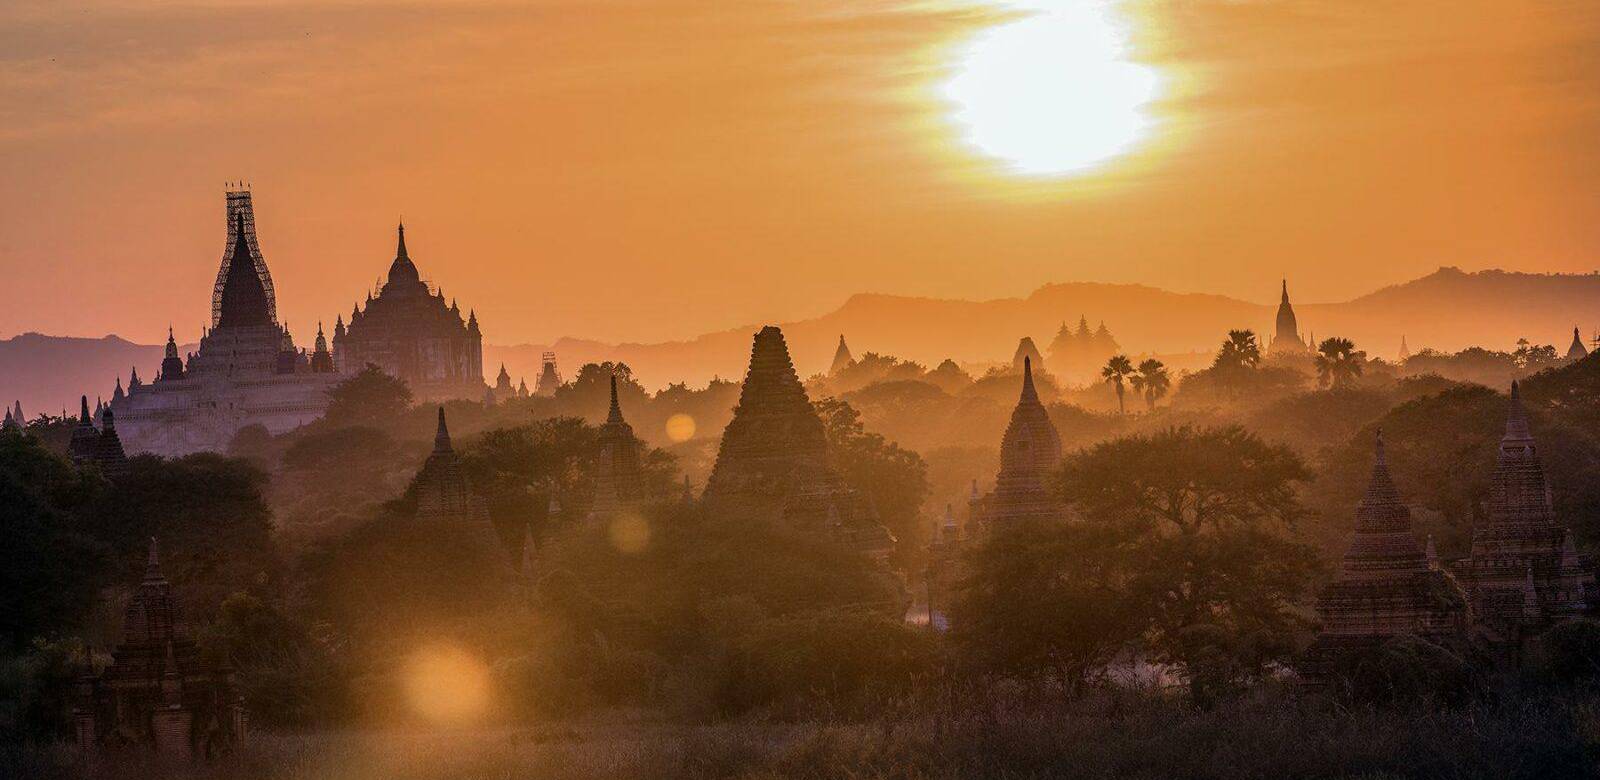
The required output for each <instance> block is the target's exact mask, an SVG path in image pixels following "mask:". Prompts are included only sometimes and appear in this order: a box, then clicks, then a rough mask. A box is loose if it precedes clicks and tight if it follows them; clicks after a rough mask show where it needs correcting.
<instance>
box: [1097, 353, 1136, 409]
mask: <svg viewBox="0 0 1600 780" xmlns="http://www.w3.org/2000/svg"><path fill="white" fill-rule="evenodd" d="M1132 374H1133V361H1131V360H1128V356H1127V355H1112V356H1111V359H1110V360H1107V361H1106V367H1105V368H1102V369H1100V376H1103V377H1105V380H1106V381H1107V382H1110V383H1111V386H1112V387H1115V388H1117V413H1118V414H1127V412H1128V410H1127V407H1126V406H1124V405H1123V403H1122V380H1124V379H1126V378H1127V377H1128V376H1130V375H1132Z"/></svg>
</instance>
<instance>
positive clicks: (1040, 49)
mask: <svg viewBox="0 0 1600 780" xmlns="http://www.w3.org/2000/svg"><path fill="white" fill-rule="evenodd" d="M1006 5H1008V6H1010V7H1014V8H1017V9H1018V10H1019V11H1021V13H1022V15H1021V16H1018V17H1017V18H1015V19H1011V20H1008V21H1005V22H1002V23H1000V24H998V25H995V26H993V27H990V28H987V29H985V30H983V31H981V32H979V33H977V34H976V35H975V36H974V37H973V38H972V39H970V40H969V41H967V42H965V45H963V46H962V47H961V48H960V49H959V50H958V51H957V60H956V63H955V73H954V75H952V76H951V78H950V79H949V80H948V81H946V82H945V83H944V88H943V93H944V96H945V97H946V98H947V99H948V100H949V101H950V102H951V104H952V118H953V120H954V121H955V122H956V124H958V125H959V126H960V128H961V131H962V135H963V138H964V140H965V141H966V142H967V143H968V144H969V145H971V146H972V147H973V148H974V149H976V150H978V151H979V152H981V153H982V154H984V155H987V156H989V157H993V158H996V159H998V160H1001V161H1002V162H1004V163H1005V164H1006V166H1007V167H1008V168H1009V169H1010V170H1011V171H1013V172H1015V173H1020V174H1025V175H1033V176H1066V175H1072V174H1078V173H1083V172H1086V171H1089V170H1092V169H1094V168H1095V167H1097V166H1099V165H1102V164H1104V163H1105V162H1107V161H1109V160H1111V159H1113V158H1116V157H1118V156H1120V155H1122V154H1124V153H1126V152H1128V151H1129V150H1130V149H1132V148H1133V147H1134V146H1136V145H1137V144H1138V143H1139V142H1140V141H1141V140H1143V139H1144V138H1145V137H1146V136H1148V135H1149V133H1150V131H1151V129H1152V127H1153V126H1154V124H1155V120H1154V119H1153V118H1152V117H1151V116H1150V115H1149V113H1148V111H1147V107H1148V106H1149V104H1150V102H1151V101H1152V100H1154V99H1155V97H1156V96H1157V93H1158V91H1159V90H1160V87H1161V83H1160V78H1159V77H1158V75H1157V73H1156V71H1155V69H1153V68H1150V67H1148V66H1145V65H1140V64H1137V63H1135V62H1132V61H1130V60H1129V59H1128V48H1129V47H1128V31H1127V29H1126V24H1125V22H1124V20H1123V19H1122V18H1121V15H1120V14H1119V13H1118V11H1117V9H1116V8H1114V7H1112V5H1111V4H1110V3H1109V2H1107V1H1106V0H1022V1H1020V2H1019V1H1016V0H1013V1H1012V2H1007V3H1006Z"/></svg>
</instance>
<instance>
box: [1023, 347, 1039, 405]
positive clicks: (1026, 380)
mask: <svg viewBox="0 0 1600 780" xmlns="http://www.w3.org/2000/svg"><path fill="white" fill-rule="evenodd" d="M1022 398H1023V400H1029V399H1032V400H1038V398H1039V391H1038V390H1036V389H1034V387H1033V357H1032V356H1029V355H1024V356H1023V358H1022Z"/></svg>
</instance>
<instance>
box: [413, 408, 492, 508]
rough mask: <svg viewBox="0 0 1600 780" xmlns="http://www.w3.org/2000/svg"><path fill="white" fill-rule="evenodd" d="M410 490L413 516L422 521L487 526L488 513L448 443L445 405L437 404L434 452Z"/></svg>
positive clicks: (429, 456) (448, 432) (458, 458)
mask: <svg viewBox="0 0 1600 780" xmlns="http://www.w3.org/2000/svg"><path fill="white" fill-rule="evenodd" d="M410 490H411V493H412V495H413V496H414V497H415V498H416V502H417V510H416V518H417V519H418V520H421V521H441V522H459V523H471V524H474V525H482V526H483V527H485V528H487V527H488V525H489V513H488V509H487V507H485V505H484V503H483V500H482V499H481V498H480V497H479V496H478V495H477V494H476V493H474V492H473V490H472V486H471V485H470V484H469V483H468V481H467V475H466V472H465V471H464V470H463V469H462V468H461V459H460V457H458V456H457V455H456V451H455V448H454V447H453V446H452V445H451V443H450V429H449V428H448V427H447V426H446V425H445V421H444V407H443V406H441V407H439V425H438V428H437V429H436V430H435V431H434V436H433V452H432V453H430V454H429V455H428V459H427V460H425V461H423V463H422V469H421V470H419V471H418V472H417V476H416V478H415V479H414V480H412V482H411V488H410Z"/></svg>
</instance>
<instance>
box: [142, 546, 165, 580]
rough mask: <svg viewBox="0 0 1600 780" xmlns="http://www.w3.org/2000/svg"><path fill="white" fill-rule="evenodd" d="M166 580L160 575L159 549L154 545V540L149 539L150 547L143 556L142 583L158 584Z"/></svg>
mask: <svg viewBox="0 0 1600 780" xmlns="http://www.w3.org/2000/svg"><path fill="white" fill-rule="evenodd" d="M164 579H166V577H164V576H162V575H161V549H160V547H159V546H158V545H157V544H156V538H155V537H154V536H152V537H150V547H149V548H148V549H147V550H146V552H145V556H144V581H145V582H160V581H162V580H164Z"/></svg>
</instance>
